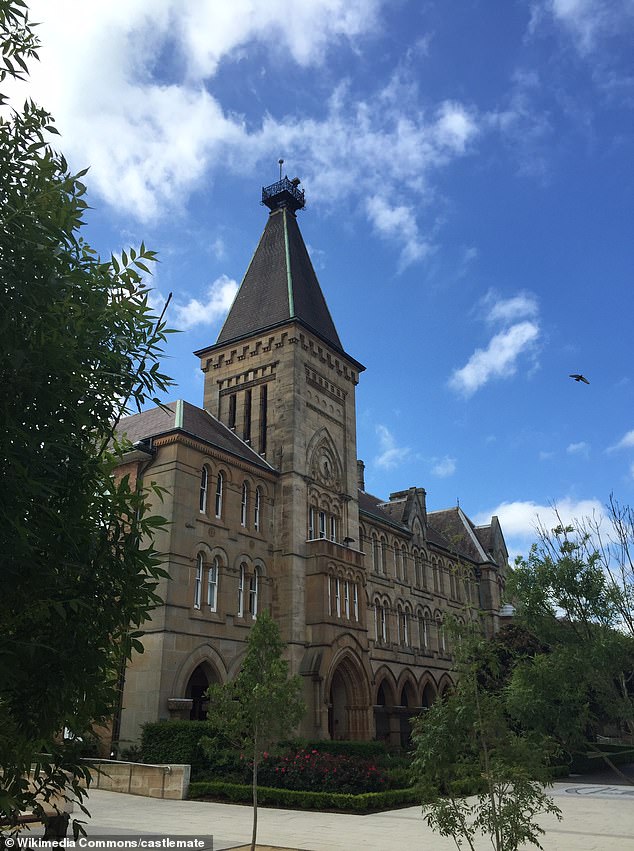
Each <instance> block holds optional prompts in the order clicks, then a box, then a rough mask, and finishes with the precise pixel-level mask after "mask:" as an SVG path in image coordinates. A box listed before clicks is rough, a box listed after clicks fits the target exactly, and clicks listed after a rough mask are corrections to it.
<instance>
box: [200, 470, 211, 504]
mask: <svg viewBox="0 0 634 851" xmlns="http://www.w3.org/2000/svg"><path fill="white" fill-rule="evenodd" d="M208 488H209V470H208V469H207V467H206V466H204V467H203V468H202V470H201V471H200V499H199V505H198V507H199V509H200V513H201V514H205V513H206V511H207V491H208Z"/></svg>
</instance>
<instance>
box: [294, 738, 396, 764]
mask: <svg viewBox="0 0 634 851" xmlns="http://www.w3.org/2000/svg"><path fill="white" fill-rule="evenodd" d="M280 749H283V750H285V751H299V750H308V751H312V750H316V751H319V752H320V753H330V754H337V755H341V756H352V757H360V758H361V759H373V760H375V761H376V760H377V758H380V757H384V756H387V755H388V754H389V751H388V748H387V746H386V744H385V742H375V741H369V742H366V741H357V740H351V741H344V740H340V739H318V740H316V741H306V740H305V739H289V740H288V741H286V742H280Z"/></svg>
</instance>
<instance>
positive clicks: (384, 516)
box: [359, 491, 409, 532]
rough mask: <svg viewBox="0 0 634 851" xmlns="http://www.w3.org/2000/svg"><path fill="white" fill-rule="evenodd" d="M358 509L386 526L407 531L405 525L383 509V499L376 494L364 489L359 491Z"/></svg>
mask: <svg viewBox="0 0 634 851" xmlns="http://www.w3.org/2000/svg"><path fill="white" fill-rule="evenodd" d="M359 511H361V512H362V513H363V514H368V515H369V516H370V517H373V518H374V519H375V520H380V521H381V523H387V524H388V526H396V527H397V528H398V529H400V530H401V531H404V532H409V529H408V528H407V526H405V525H403V523H400V522H399V521H398V520H396V519H394V518H393V517H391V516H390V514H389V513H388V512H387V511H386V510H385V504H384V502H383V500H381V499H379V498H378V497H377V496H372V494H370V493H366V492H365V491H359Z"/></svg>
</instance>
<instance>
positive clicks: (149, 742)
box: [141, 721, 209, 773]
mask: <svg viewBox="0 0 634 851" xmlns="http://www.w3.org/2000/svg"><path fill="white" fill-rule="evenodd" d="M208 735H209V725H208V724H207V723H206V722H205V721H157V722H154V723H151V724H144V725H143V733H142V736H141V753H142V755H143V762H151V763H156V764H163V763H170V762H171V763H177V764H179V765H183V764H184V765H191V767H192V773H196V772H199V771H203V770H204V769H205V768H207V765H208V760H207V758H206V756H205V754H204V753H203V750H202V748H201V747H200V740H201V739H202V737H203V736H208Z"/></svg>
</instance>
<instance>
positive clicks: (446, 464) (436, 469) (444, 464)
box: [431, 455, 456, 479]
mask: <svg viewBox="0 0 634 851" xmlns="http://www.w3.org/2000/svg"><path fill="white" fill-rule="evenodd" d="M431 471H432V474H433V475H434V476H438V477H439V478H441V479H446V478H448V477H449V476H453V474H454V473H455V472H456V459H455V458H450V457H449V456H448V455H445V457H444V458H441V459H440V461H437V462H436V463H435V464H434V466H433V467H432V470H431Z"/></svg>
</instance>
